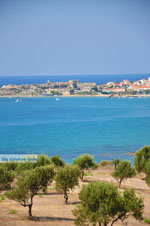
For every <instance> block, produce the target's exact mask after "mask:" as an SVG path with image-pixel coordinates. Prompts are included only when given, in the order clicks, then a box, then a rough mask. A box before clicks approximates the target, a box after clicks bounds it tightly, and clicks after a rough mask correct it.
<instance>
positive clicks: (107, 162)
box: [99, 160, 112, 166]
mask: <svg viewBox="0 0 150 226" xmlns="http://www.w3.org/2000/svg"><path fill="white" fill-rule="evenodd" d="M99 165H100V166H107V165H112V162H111V161H107V160H102V161H101V162H100V164H99Z"/></svg>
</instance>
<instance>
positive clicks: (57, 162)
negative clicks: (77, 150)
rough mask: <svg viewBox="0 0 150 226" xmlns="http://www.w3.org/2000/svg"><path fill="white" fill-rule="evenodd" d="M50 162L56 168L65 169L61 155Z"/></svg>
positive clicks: (53, 157)
mask: <svg viewBox="0 0 150 226" xmlns="http://www.w3.org/2000/svg"><path fill="white" fill-rule="evenodd" d="M50 161H51V163H52V164H54V166H56V167H63V166H64V165H65V163H64V161H63V160H62V159H61V158H60V157H59V155H55V156H52V157H51V159H50Z"/></svg>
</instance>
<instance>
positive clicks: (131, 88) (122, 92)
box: [0, 78, 150, 97]
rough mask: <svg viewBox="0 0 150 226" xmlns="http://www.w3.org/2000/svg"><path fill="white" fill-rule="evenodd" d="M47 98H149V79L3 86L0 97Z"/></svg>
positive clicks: (73, 81) (71, 81)
mask: <svg viewBox="0 0 150 226" xmlns="http://www.w3.org/2000/svg"><path fill="white" fill-rule="evenodd" d="M47 96H64V97H70V96H71V97H72V96H84V97H90V96H97V97H138V96H150V78H148V79H140V80H138V81H133V82H131V81H129V80H123V81H121V82H111V81H110V82H108V83H107V84H101V85H97V84H96V83H95V82H93V83H80V82H79V81H78V80H69V81H67V82H50V81H49V80H48V81H47V83H45V84H22V85H14V84H8V85H3V86H2V87H1V88H0V97H47Z"/></svg>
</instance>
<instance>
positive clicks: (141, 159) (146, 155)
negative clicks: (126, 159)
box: [134, 146, 150, 173]
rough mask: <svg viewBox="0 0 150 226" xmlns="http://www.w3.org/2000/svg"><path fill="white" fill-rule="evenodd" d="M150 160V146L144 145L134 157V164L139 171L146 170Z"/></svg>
mask: <svg viewBox="0 0 150 226" xmlns="http://www.w3.org/2000/svg"><path fill="white" fill-rule="evenodd" d="M149 161H150V146H144V147H142V148H141V149H140V150H138V151H137V152H136V154H135V158H134V166H135V168H136V170H137V171H138V173H141V172H144V173H145V172H146V164H147V163H148V162H149Z"/></svg>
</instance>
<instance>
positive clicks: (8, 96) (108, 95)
mask: <svg viewBox="0 0 150 226" xmlns="http://www.w3.org/2000/svg"><path fill="white" fill-rule="evenodd" d="M41 97H43V98H45V97H49V98H58V97H105V98H110V99H112V98H119V99H121V98H140V97H150V94H141V95H124V96H118V95H113V96H112V97H111V95H110V94H103V95H56V96H55V95H54V96H46V95H45V96H44V95H36V96H31V95H27V96H26V95H18V96H12V95H7V96H0V98H41Z"/></svg>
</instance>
